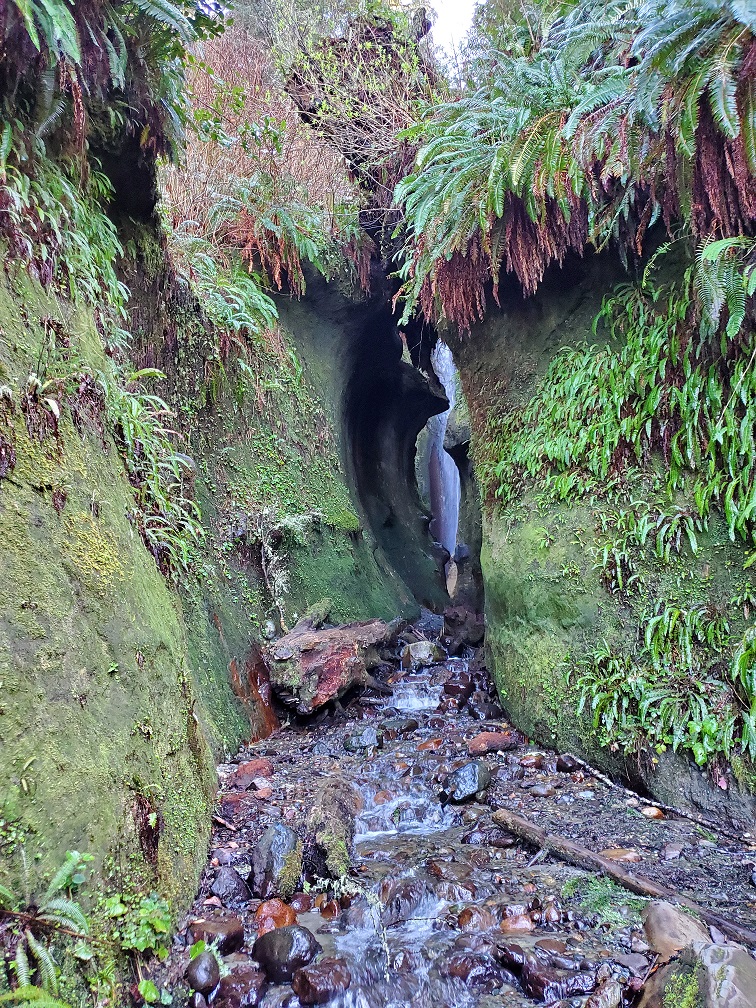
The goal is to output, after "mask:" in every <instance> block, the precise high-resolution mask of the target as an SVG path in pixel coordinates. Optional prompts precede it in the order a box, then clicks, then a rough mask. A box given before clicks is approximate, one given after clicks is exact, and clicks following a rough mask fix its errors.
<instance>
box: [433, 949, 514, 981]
mask: <svg viewBox="0 0 756 1008" xmlns="http://www.w3.org/2000/svg"><path fill="white" fill-rule="evenodd" d="M438 972H439V974H440V975H441V976H443V977H456V978H457V979H458V980H463V981H464V983H465V984H467V985H468V986H469V987H480V986H486V987H488V988H490V989H491V990H493V989H494V988H495V987H498V986H499V985H500V984H501V982H502V974H501V969H500V968H499V966H498V965H497V964H496V962H495V961H494V960H493V959H492V958H491V956H488V955H484V954H482V953H480V952H455V953H454V954H453V955H450V956H449V957H448V958H446V959H442V960H441V961H440V962H439V964H438Z"/></svg>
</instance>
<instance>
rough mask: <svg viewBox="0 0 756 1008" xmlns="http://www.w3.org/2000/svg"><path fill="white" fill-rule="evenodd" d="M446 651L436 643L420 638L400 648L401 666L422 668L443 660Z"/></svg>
mask: <svg viewBox="0 0 756 1008" xmlns="http://www.w3.org/2000/svg"><path fill="white" fill-rule="evenodd" d="M445 659H446V652H445V651H444V649H443V648H442V647H439V645H438V644H433V643H432V642H431V641H426V640H421V641H416V642H415V643H414V644H406V645H405V646H404V647H403V648H402V668H424V667H425V666H427V665H436V664H438V662H442V661H445Z"/></svg>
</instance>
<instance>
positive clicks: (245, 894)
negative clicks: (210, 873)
mask: <svg viewBox="0 0 756 1008" xmlns="http://www.w3.org/2000/svg"><path fill="white" fill-rule="evenodd" d="M210 892H211V893H212V894H213V896H217V897H218V899H219V900H220V901H221V903H224V904H225V905H226V906H229V905H233V904H234V903H246V902H247V901H248V900H249V899H250V898H251V895H252V894H251V893H250V891H249V887H248V886H247V883H246V882H245V881H244V879H243V878H242V877H241V875H240V874H239V872H238V871H237V870H236V869H235V868H232V867H231V866H230V865H223V866H222V867H220V868H219V869H218V871H217V873H216V875H215V880H214V881H213V884H212V885H211V886H210Z"/></svg>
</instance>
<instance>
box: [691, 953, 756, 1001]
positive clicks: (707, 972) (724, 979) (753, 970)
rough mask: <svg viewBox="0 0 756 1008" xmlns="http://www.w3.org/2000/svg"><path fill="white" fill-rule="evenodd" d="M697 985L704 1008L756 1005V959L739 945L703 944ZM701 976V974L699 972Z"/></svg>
mask: <svg viewBox="0 0 756 1008" xmlns="http://www.w3.org/2000/svg"><path fill="white" fill-rule="evenodd" d="M698 958H699V961H700V963H701V965H702V966H703V977H702V978H700V979H699V987H700V990H701V993H702V994H703V996H704V1003H705V1005H706V1008H756V962H754V961H753V959H752V958H751V957H750V955H749V954H748V952H747V951H746V950H745V948H743V947H742V946H740V945H706V946H705V947H704V948H702V949H701V950H700V952H699V953H698ZM699 977H700V973H699Z"/></svg>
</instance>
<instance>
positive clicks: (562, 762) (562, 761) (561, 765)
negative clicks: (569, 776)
mask: <svg viewBox="0 0 756 1008" xmlns="http://www.w3.org/2000/svg"><path fill="white" fill-rule="evenodd" d="M556 768H557V770H558V771H559V773H575V772H576V771H577V770H579V769H580V764H579V763H578V761H577V760H576V759H575V757H574V756H570V754H569V753H562V754H561V756H557V759H556Z"/></svg>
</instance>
